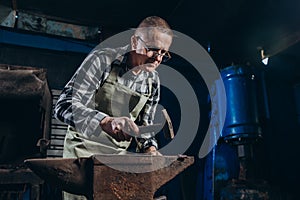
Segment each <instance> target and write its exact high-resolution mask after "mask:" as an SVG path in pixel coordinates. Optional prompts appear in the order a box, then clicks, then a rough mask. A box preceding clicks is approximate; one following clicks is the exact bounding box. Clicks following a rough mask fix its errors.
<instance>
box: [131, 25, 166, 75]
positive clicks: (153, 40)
mask: <svg viewBox="0 0 300 200" xmlns="http://www.w3.org/2000/svg"><path fill="white" fill-rule="evenodd" d="M133 40H134V42H135V48H134V49H135V52H136V54H135V58H134V62H136V63H134V64H135V66H138V68H139V69H141V70H144V71H148V72H151V71H154V70H155V69H156V68H157V67H158V66H159V64H160V63H161V62H163V61H164V60H167V59H168V58H169V57H170V54H169V52H168V50H169V48H170V46H171V43H172V37H171V36H170V35H168V34H166V33H162V32H160V31H158V30H155V31H151V33H150V34H149V33H144V34H139V35H135V36H134V37H133Z"/></svg>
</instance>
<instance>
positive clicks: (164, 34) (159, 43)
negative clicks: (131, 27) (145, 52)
mask: <svg viewBox="0 0 300 200" xmlns="http://www.w3.org/2000/svg"><path fill="white" fill-rule="evenodd" d="M136 35H138V36H140V37H141V38H142V39H143V40H144V41H145V43H146V44H147V46H149V47H156V48H160V49H165V50H168V49H169V48H170V45H171V43H172V36H171V35H170V33H169V29H163V28H157V27H147V28H138V29H137V30H136Z"/></svg>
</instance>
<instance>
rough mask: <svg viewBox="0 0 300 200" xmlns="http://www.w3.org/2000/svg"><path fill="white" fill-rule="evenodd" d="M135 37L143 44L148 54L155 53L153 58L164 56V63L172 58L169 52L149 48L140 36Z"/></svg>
mask: <svg viewBox="0 0 300 200" xmlns="http://www.w3.org/2000/svg"><path fill="white" fill-rule="evenodd" d="M135 37H136V38H137V39H138V40H140V41H141V42H142V43H143V46H144V48H145V49H146V53H148V52H149V51H152V52H154V54H153V56H152V57H153V58H156V57H157V56H162V62H167V61H168V60H170V59H171V58H172V57H171V55H170V53H169V52H168V51H167V50H164V49H159V48H155V47H149V46H148V45H147V44H146V42H145V41H144V40H143V39H142V38H141V37H140V36H138V35H136V36H135ZM159 51H161V52H162V53H159Z"/></svg>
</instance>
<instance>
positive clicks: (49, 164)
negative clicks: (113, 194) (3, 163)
mask: <svg viewBox="0 0 300 200" xmlns="http://www.w3.org/2000/svg"><path fill="white" fill-rule="evenodd" d="M25 164H26V165H28V167H29V168H30V169H31V170H33V171H34V172H35V173H36V174H37V175H38V176H39V177H41V178H42V179H43V180H45V181H47V182H48V183H50V184H52V185H54V186H56V187H58V188H60V189H63V190H64V191H67V192H70V193H73V194H80V195H85V196H87V197H90V195H91V194H92V180H91V179H92V172H93V162H92V159H89V158H79V159H75V158H45V159H42V158H40V159H27V160H25Z"/></svg>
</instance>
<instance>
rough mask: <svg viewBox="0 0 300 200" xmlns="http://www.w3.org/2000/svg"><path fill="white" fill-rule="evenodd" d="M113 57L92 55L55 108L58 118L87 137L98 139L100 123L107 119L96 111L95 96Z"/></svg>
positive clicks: (99, 54) (83, 64)
mask: <svg viewBox="0 0 300 200" xmlns="http://www.w3.org/2000/svg"><path fill="white" fill-rule="evenodd" d="M111 61H112V60H110V59H109V56H106V55H105V54H104V55H102V54H101V52H100V53H99V52H98V53H97V54H96V53H91V54H89V55H88V56H87V57H86V59H85V60H84V61H83V63H82V64H81V66H80V67H79V68H78V70H77V71H76V72H75V74H74V75H73V77H72V78H71V80H70V81H69V82H68V83H67V84H66V86H65V87H64V89H63V90H62V92H61V95H60V97H59V99H58V101H57V103H56V105H55V107H54V116H55V117H56V118H57V119H59V120H61V121H63V122H65V123H66V124H68V125H70V126H72V127H74V128H75V129H76V130H77V131H79V132H81V133H83V134H84V135H85V136H90V135H91V134H95V135H98V134H99V133H100V131H101V127H100V126H99V122H100V121H101V120H102V119H103V118H104V117H105V116H107V114H105V113H103V112H99V111H97V110H96V109H95V102H94V96H95V92H96V90H97V89H98V87H99V85H100V83H101V81H103V78H104V75H105V73H107V71H109V68H110V64H111Z"/></svg>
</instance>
